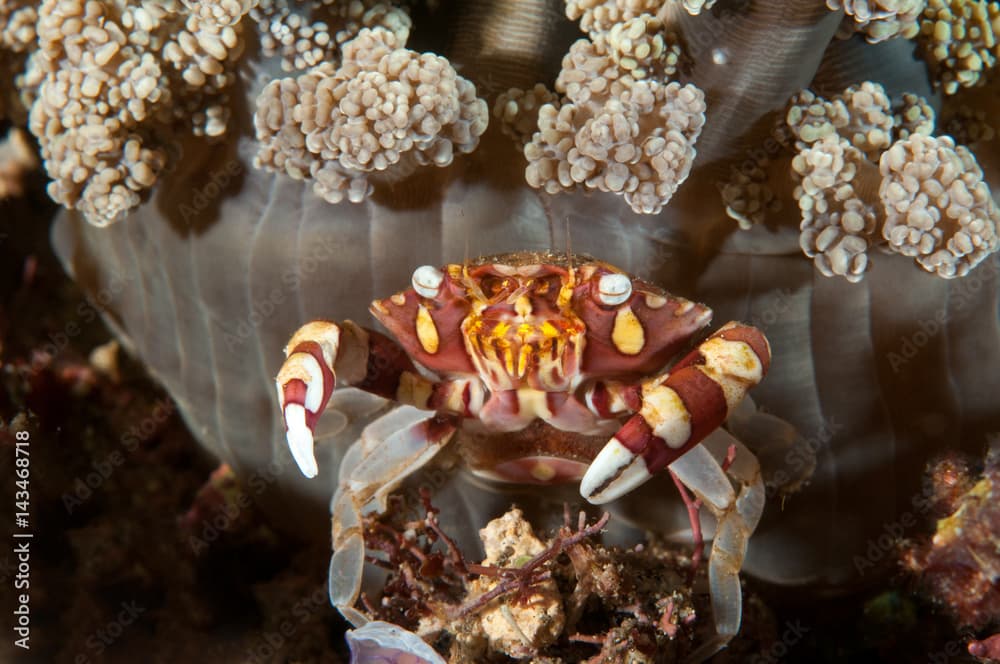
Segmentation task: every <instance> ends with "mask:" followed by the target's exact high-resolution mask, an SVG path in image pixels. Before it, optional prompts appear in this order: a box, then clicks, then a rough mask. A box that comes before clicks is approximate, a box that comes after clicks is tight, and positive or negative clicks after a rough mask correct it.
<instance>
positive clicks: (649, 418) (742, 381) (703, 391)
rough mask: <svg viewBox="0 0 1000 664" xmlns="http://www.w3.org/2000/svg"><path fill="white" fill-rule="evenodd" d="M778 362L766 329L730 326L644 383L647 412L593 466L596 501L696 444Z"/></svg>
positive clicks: (587, 482) (588, 489)
mask: <svg viewBox="0 0 1000 664" xmlns="http://www.w3.org/2000/svg"><path fill="white" fill-rule="evenodd" d="M770 360H771V352H770V347H769V346H768V343H767V339H766V338H765V337H764V335H763V333H762V332H760V330H758V329H756V328H754V327H750V326H747V325H741V324H739V323H735V322H731V323H727V324H726V325H724V326H723V327H722V328H720V329H719V330H718V331H717V332H715V333H714V334H713V335H711V336H710V337H709V338H708V339H706V340H705V341H703V342H702V343H701V344H700V345H699V346H698V347H697V348H696V349H695V350H693V351H692V352H691V353H689V354H688V355H687V356H685V357H684V358H683V359H681V360H680V361H679V362H678V363H677V364H676V365H674V367H672V368H671V370H670V373H669V374H668V375H667V377H666V379H665V380H664V379H662V378H660V379H657V380H656V381H653V382H649V383H645V384H643V385H642V388H641V400H642V405H641V407H640V408H639V412H637V413H636V414H635V415H633V416H632V417H631V418H629V419H628V421H627V422H625V424H624V425H623V426H622V428H621V429H619V430H618V433H616V434H615V436H614V437H613V438H612V439H611V440H610V441H608V443H607V444H606V445H605V446H604V448H603V449H602V450H601V452H600V453H599V454H598V455H597V457H596V458H595V459H594V461H593V462H592V463H591V464H590V468H589V469H588V470H587V474H586V475H584V477H583V480H582V481H581V482H580V493H581V495H582V496H583V497H584V498H586V499H587V500H588V501H589V502H591V503H594V504H601V503H606V502H608V501H611V500H614V499H616V498H618V497H619V496H622V495H624V494H626V493H628V492H629V491H631V490H632V489H634V488H635V487H637V486H639V485H640V484H642V483H643V482H645V481H646V480H648V479H649V478H650V477H652V476H653V475H654V474H656V473H657V472H659V471H661V470H663V469H664V468H665V467H667V466H668V465H669V464H671V463H673V462H674V461H675V460H676V459H678V458H679V457H681V456H682V455H683V454H685V453H687V452H689V451H690V450H692V449H693V448H694V447H695V446H696V445H697V444H698V443H699V442H701V441H702V440H703V439H704V438H705V437H706V436H707V435H708V434H709V433H711V432H712V431H714V430H715V429H717V428H718V427H719V426H720V425H721V424H722V422H723V421H725V419H726V417H727V416H728V414H729V412H730V411H732V410H733V409H734V408H736V406H737V405H738V404H739V403H740V401H741V400H742V399H743V397H744V396H745V395H746V393H747V391H748V390H749V389H750V388H751V387H753V386H754V385H756V384H757V383H759V382H760V381H761V379H762V378H763V377H764V374H765V373H767V368H768V365H769V364H770Z"/></svg>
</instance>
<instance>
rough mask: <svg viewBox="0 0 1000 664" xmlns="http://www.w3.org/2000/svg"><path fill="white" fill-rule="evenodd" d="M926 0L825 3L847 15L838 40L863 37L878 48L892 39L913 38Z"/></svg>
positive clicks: (827, 0)
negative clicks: (878, 44)
mask: <svg viewBox="0 0 1000 664" xmlns="http://www.w3.org/2000/svg"><path fill="white" fill-rule="evenodd" d="M925 3H926V0H826V6H827V7H829V8H830V9H831V10H833V11H837V10H841V9H842V10H843V11H844V14H845V16H844V22H843V24H842V25H841V27H840V31H839V32H838V34H837V36H838V37H841V38H846V37H850V36H851V35H852V34H854V33H855V32H861V33H864V35H865V39H867V40H868V42H869V43H872V44H876V43H878V42H881V41H885V40H886V39H892V38H893V37H907V38H910V37H914V36H916V34H917V33H918V32H919V31H920V25H919V23H918V22H917V21H918V19H919V18H920V13H921V12H922V11H923V9H924V4H925Z"/></svg>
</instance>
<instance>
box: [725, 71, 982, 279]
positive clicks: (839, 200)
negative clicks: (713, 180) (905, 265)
mask: <svg viewBox="0 0 1000 664" xmlns="http://www.w3.org/2000/svg"><path fill="white" fill-rule="evenodd" d="M786 109H787V110H786V112H785V115H784V118H783V120H782V121H781V122H779V123H778V126H777V127H776V131H775V137H776V138H777V139H778V141H779V142H780V143H781V144H783V145H785V146H786V147H787V148H788V149H789V150H794V151H795V153H796V154H795V156H794V158H793V159H792V160H791V171H792V176H793V181H794V182H795V183H796V186H795V189H794V192H793V197H794V198H795V200H796V201H797V203H798V206H799V210H800V212H801V221H800V230H801V234H800V236H799V243H800V246H801V247H802V251H803V253H805V255H806V256H809V257H810V258H812V259H813V262H814V264H815V265H816V268H817V269H818V270H819V271H820V272H821V273H822V274H823V275H825V276H834V275H836V276H842V277H845V278H846V279H847V280H848V281H851V282H857V281H860V280H861V279H862V278H863V276H864V272H865V270H866V269H867V268H868V266H869V257H868V250H869V249H870V248H871V247H873V246H875V245H879V246H882V247H884V248H886V249H887V250H889V251H891V252H895V253H900V254H903V255H905V256H912V257H913V258H915V259H916V262H917V264H918V265H920V266H921V267H922V268H923V269H925V270H927V271H929V272H933V273H935V274H937V275H938V276H940V277H943V278H946V279H949V278H953V277H961V276H964V275H965V274H967V273H968V272H969V270H971V269H972V268H974V267H975V266H976V265H978V264H979V263H980V262H981V261H982V260H983V259H984V258H986V257H987V256H988V255H990V254H991V253H993V252H995V251H997V250H998V248H1000V241H998V238H997V226H998V223H1000V215H998V212H997V207H996V205H995V203H994V201H993V199H992V197H991V195H990V190H989V186H988V185H987V183H986V182H985V181H984V180H983V172H982V170H981V169H980V167H979V165H978V164H977V163H976V159H975V157H974V156H973V154H972V153H971V152H970V151H969V149H968V148H966V147H964V146H957V147H956V146H955V143H954V141H953V140H952V139H951V138H950V137H948V136H940V137H935V136H932V135H931V134H932V132H933V131H934V124H935V115H934V111H933V109H932V108H931V107H930V105H929V104H928V103H927V101H926V100H924V99H923V98H921V97H920V96H918V95H915V94H912V93H905V94H903V95H901V97H900V98H899V99H898V100H897V101H896V102H895V103H893V101H892V100H891V99H890V98H889V97H888V95H887V94H886V93H885V90H884V89H883V88H882V86H881V85H878V84H876V83H872V82H864V83H861V84H859V85H854V86H850V87H848V88H847V89H845V90H844V91H843V92H841V93H840V94H838V95H835V96H833V97H831V98H830V99H824V98H822V97H819V96H817V95H816V94H815V93H814V92H812V91H810V90H803V91H801V92H799V93H798V94H796V95H795V96H794V97H792V99H790V100H789V102H788V105H787V107H786ZM768 165H769V164H768V163H763V164H758V165H755V168H754V169H752V170H750V171H749V172H747V171H746V169H744V170H741V171H736V170H735V169H734V172H733V175H732V176H731V177H730V180H729V181H728V182H726V183H723V184H722V185H721V186H720V191H721V193H722V196H723V201H724V203H725V204H726V211H727V213H728V214H729V216H730V217H732V218H734V219H736V220H737V221H738V222H739V223H740V226H741V227H743V228H749V227H751V226H752V225H753V224H754V223H760V222H761V221H763V220H764V218H765V215H766V212H768V211H769V210H771V209H773V208H774V207H776V197H775V195H774V194H773V191H772V190H771V189H770V187H769V184H768V177H769V173H768V171H767V170H766V168H767V166H768ZM886 243H887V244H886Z"/></svg>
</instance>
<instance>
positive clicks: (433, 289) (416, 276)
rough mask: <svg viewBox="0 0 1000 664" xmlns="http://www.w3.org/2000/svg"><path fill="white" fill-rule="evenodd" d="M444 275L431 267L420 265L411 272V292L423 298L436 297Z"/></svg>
mask: <svg viewBox="0 0 1000 664" xmlns="http://www.w3.org/2000/svg"><path fill="white" fill-rule="evenodd" d="M443 281H444V274H443V273H442V272H441V270H439V269H437V268H436V267H434V266H433V265H421V266H420V267H418V268H417V269H416V270H414V271H413V278H412V279H411V283H412V284H413V290H415V291H417V293H418V294H419V295H422V296H423V297H437V294H438V291H440V290H441V282H443Z"/></svg>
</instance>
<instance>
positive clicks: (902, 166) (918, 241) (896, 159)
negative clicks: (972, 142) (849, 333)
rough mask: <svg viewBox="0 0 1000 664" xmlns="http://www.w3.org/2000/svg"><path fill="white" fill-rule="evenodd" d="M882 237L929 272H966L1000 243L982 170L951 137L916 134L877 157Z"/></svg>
mask: <svg viewBox="0 0 1000 664" xmlns="http://www.w3.org/2000/svg"><path fill="white" fill-rule="evenodd" d="M879 170H880V172H881V174H882V184H881V187H880V188H879V197H880V198H881V201H882V206H883V209H884V210H885V225H884V226H883V227H882V236H883V237H884V238H885V239H886V240H888V241H889V247H890V249H892V250H893V251H896V252H899V253H901V254H903V255H904V256H913V257H914V258H915V259H916V261H917V263H918V264H920V266H921V267H923V268H924V269H925V270H927V271H929V272H936V273H937V274H938V275H939V276H942V277H945V278H951V277H962V276H965V275H966V274H968V272H969V270H970V269H971V268H973V267H975V266H976V265H978V264H979V263H980V262H981V261H982V260H983V259H984V258H986V256H988V255H989V254H991V253H993V252H995V251H996V250H997V249H998V248H1000V237H998V235H997V226H998V224H1000V212H998V210H997V206H996V204H995V203H994V201H993V197H992V196H991V195H990V189H989V186H987V184H986V183H985V182H984V181H983V171H982V170H981V169H980V168H979V165H978V164H977V163H976V159H975V157H973V156H972V153H971V152H969V149H968V148H966V147H965V146H962V145H959V146H956V145H955V142H954V141H953V140H952V139H951V138H950V137H948V136H940V137H934V136H923V135H920V134H915V135H913V136H911V137H910V138H908V139H906V140H902V141H898V142H897V143H895V144H894V145H893V146H892V148H890V149H889V150H888V151H886V152H885V153H884V154H883V155H882V158H881V160H880V162H879Z"/></svg>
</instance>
